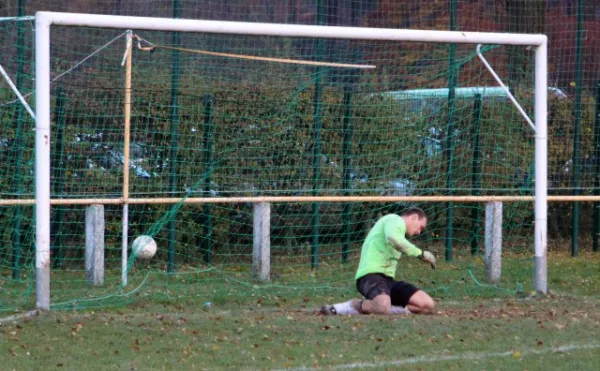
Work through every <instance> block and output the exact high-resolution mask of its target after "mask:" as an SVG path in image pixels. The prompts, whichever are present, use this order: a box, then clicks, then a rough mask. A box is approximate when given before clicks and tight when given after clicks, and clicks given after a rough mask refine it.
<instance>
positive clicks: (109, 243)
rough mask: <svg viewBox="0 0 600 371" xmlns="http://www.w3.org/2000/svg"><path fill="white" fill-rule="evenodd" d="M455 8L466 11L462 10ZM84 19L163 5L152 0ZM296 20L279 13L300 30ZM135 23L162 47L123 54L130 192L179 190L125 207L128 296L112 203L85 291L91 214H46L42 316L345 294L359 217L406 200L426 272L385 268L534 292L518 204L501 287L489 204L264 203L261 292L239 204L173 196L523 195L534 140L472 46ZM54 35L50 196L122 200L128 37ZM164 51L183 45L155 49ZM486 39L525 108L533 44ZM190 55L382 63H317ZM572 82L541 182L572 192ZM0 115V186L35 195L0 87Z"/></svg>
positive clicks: (25, 265)
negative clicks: (493, 272) (138, 303)
mask: <svg viewBox="0 0 600 371" xmlns="http://www.w3.org/2000/svg"><path fill="white" fill-rule="evenodd" d="M136 3H141V2H140V1H138V2H136ZM297 3H298V4H299V3H300V2H297ZM466 3H467V2H464V1H462V2H459V5H460V9H462V11H463V13H464V12H465V11H466V9H467V8H466V7H465V4H466ZM480 3H484V2H483V1H482V2H480ZM213 5H214V4H213ZM90 6H92V5H90ZM128 6H130V5H128ZM214 6H215V7H216V8H213V10H214V11H216V10H215V9H217V8H218V9H222V8H221V7H217V6H216V5H214ZM390 6H391V5H390ZM367 8H368V7H366V6H365V7H361V8H360V9H359V10H360V11H361V12H364V14H363V13H361V14H363V16H362V17H359V18H360V19H362V21H361V22H360V24H361V25H364V26H386V27H392V26H394V27H410V28H430V29H436V28H440V29H443V27H441V26H440V27H437V26H435V22H434V23H431V24H430V23H428V22H426V21H425V19H426V17H425V15H423V18H422V21H421V22H413V23H412V24H407V25H400V24H399V23H398V22H396V21H393V20H391V19H390V20H389V23H385V24H384V23H381V24H373V22H375V21H374V19H376V14H378V13H377V9H374V8H373V9H371V8H368V9H367ZM14 9H16V6H15V8H14ZM14 9H13V10H12V11H11V9H10V8H9V9H2V8H0V10H6V11H7V12H5V13H6V14H7V15H15V11H14ZM31 9H33V8H31ZM160 9H162V8H160ZM165 9H167V8H166V7H165ZM236 9H238V10H237V12H236V11H235V10H234V11H233V12H228V13H227V14H229V15H230V16H231V17H233V15H232V14H238V15H239V17H238V18H239V19H238V18H235V19H233V20H249V19H245V18H244V17H243V16H242V15H241V14H242V13H243V12H245V10H244V9H246V8H243V7H239V8H236ZM274 9H276V10H275V14H274V15H273V17H274V19H273V20H272V21H280V20H279V17H280V16H282V15H283V13H282V12H284V10H283V9H281V10H277V9H278V8H274ZM340 9H344V10H343V11H340V12H339V13H338V16H337V17H338V18H332V19H338V20H339V22H338V23H337V24H342V25H348V24H350V23H351V22H350V21H348V20H349V19H351V16H350V15H349V14H348V15H347V16H346V15H343V14H345V13H347V12H346V11H349V10H350V8H344V7H343V6H340ZM473 9H479V8H473ZM549 9H550V8H549ZM53 10H65V9H60V8H57V9H53ZM71 10H73V9H71ZM183 10H185V9H183ZM409 10H410V9H408V8H407V9H406V14H408V12H409ZM9 11H10V12H9ZM81 11H93V9H91V10H90V9H83V8H82V10H81ZM157 11H158V8H157ZM222 11H223V12H225V10H222ZM379 11H381V10H379ZM445 11H447V9H446V10H445ZM94 12H96V13H111V14H128V15H146V16H149V15H151V16H171V15H170V14H169V13H168V12H167V11H166V10H165V14H142V13H137V12H134V11H133V10H132V11H131V12H130V11H125V10H123V9H122V10H121V11H120V12H117V13H115V12H110V11H108V10H107V11H102V10H97V11H94ZM159 13H160V11H159ZM217 13H218V12H217ZM463 13H459V14H463ZM0 14H2V13H0ZM26 14H29V12H27V13H26ZM211 14H212V13H211ZM219 14H220V13H219ZM298 14H303V13H302V12H300V13H298ZM298 14H296V18H293V19H291V18H290V19H284V20H283V21H285V22H289V23H293V22H292V21H293V20H296V21H298V23H310V22H308V21H305V22H303V21H302V20H301V16H300V15H298ZM402 14H404V13H402ZM427 14H429V13H427ZM549 14H553V13H549ZM182 17H183V14H182ZM193 17H199V18H200V17H202V15H201V14H194V15H193ZM414 17H415V18H416V15H415V16H414ZM186 18H192V16H190V17H186ZM207 18H219V16H218V14H216V13H215V14H212V15H211V16H210V17H207ZM224 19H227V18H224ZM229 19H231V18H229ZM407 19H410V17H408V18H407ZM440 19H446V20H447V18H443V17H442V18H440ZM548 19H550V15H549V16H548ZM255 20H259V21H261V20H262V21H264V20H263V19H260V18H257V19H255ZM283 21H282V22H283ZM313 23H314V22H313ZM409 23H410V22H409ZM355 24H357V23H355ZM446 25H447V23H446ZM463 26H464V27H462V28H464V29H469V28H471V29H474V28H479V27H480V26H483V23H482V24H481V25H471V26H467V25H463ZM0 27H1V28H2V35H3V36H2V43H3V44H2V45H3V48H5V49H6V50H9V53H7V54H5V55H6V56H3V57H0V63H2V65H3V66H4V67H5V69H6V70H7V73H8V75H9V76H11V77H14V76H16V78H15V79H14V82H15V83H16V85H17V86H19V90H20V91H21V93H22V94H24V95H25V96H26V100H27V101H28V102H29V104H31V105H33V103H34V99H33V97H34V96H33V95H32V93H33V89H34V83H35V82H34V80H33V78H32V74H33V71H34V59H33V42H34V40H33V38H34V32H33V23H32V21H15V20H8V21H3V22H2V23H0ZM485 30H487V29H485ZM492 31H499V29H492ZM513 31H518V32H529V31H534V30H527V29H513ZM134 33H135V34H136V35H139V37H141V38H143V40H145V41H147V42H142V44H141V45H142V46H149V45H150V44H149V43H148V42H150V43H152V44H154V45H158V46H159V47H158V48H156V49H155V50H154V51H153V52H149V51H144V50H141V49H139V48H138V47H137V42H136V43H135V45H134V50H133V72H132V76H131V80H132V95H131V97H132V103H131V144H130V156H131V157H130V162H129V169H130V177H129V184H130V189H129V197H131V198H163V197H164V198H166V197H172V198H178V199H181V200H182V202H180V203H176V204H160V203H159V204H144V205H130V206H129V221H128V235H129V248H131V242H132V241H133V239H134V238H136V237H137V236H139V235H143V234H149V235H152V236H153V237H154V238H155V240H156V241H157V243H158V247H159V250H158V253H157V255H156V256H155V257H154V258H153V259H151V260H149V261H147V262H140V261H134V259H132V258H130V259H129V265H128V272H127V273H128V284H127V286H126V287H125V288H123V287H122V286H121V249H122V247H121V239H122V216H123V207H122V206H121V205H105V208H104V213H105V252H104V254H105V275H104V284H103V286H101V287H92V286H91V285H89V284H88V283H87V280H86V272H85V269H84V267H85V244H86V234H85V233H86V232H85V231H86V223H85V211H86V206H81V205H80V206H74V205H60V206H54V207H53V208H52V216H51V222H52V225H51V238H52V240H51V247H52V251H51V255H52V262H53V266H52V276H51V302H52V305H53V308H65V307H69V308H70V307H89V306H104V305H116V304H123V303H127V302H129V301H130V300H134V299H135V298H137V297H139V296H150V297H154V296H156V297H167V298H178V297H189V296H194V297H196V296H197V297H199V298H201V299H205V300H208V301H218V300H232V301H236V300H237V299H236V298H240V297H243V296H247V295H251V293H252V292H253V290H256V289H260V290H270V291H272V292H276V293H277V294H278V295H295V294H296V293H298V292H311V291H314V290H331V291H332V292H341V293H343V294H344V295H351V294H352V293H353V290H354V289H353V281H352V277H353V274H354V271H355V269H356V266H357V263H358V255H359V249H360V244H361V242H362V239H363V238H364V236H365V234H366V232H367V231H368V229H369V227H370V226H371V225H372V224H373V223H374V222H375V221H376V220H377V217H378V216H380V215H382V214H385V213H388V212H400V211H402V210H403V209H404V208H406V207H407V206H412V205H416V206H420V207H422V208H423V209H424V210H425V212H426V213H427V215H428V216H429V226H428V228H427V231H426V233H424V234H423V235H422V236H419V237H418V238H416V239H415V243H416V244H417V245H418V246H421V247H424V248H426V249H428V250H431V251H433V252H434V253H435V255H436V256H437V257H438V259H439V260H440V269H438V270H437V271H435V272H431V271H428V270H427V269H425V267H423V266H422V265H420V264H419V262H418V261H416V260H410V259H403V260H402V261H401V264H400V270H399V277H402V278H406V279H407V280H410V281H413V282H416V283H417V284H419V285H420V286H422V287H424V288H426V289H427V290H428V291H429V292H432V293H433V294H434V295H437V296H450V297H461V296H464V295H482V296H497V295H499V296H501V295H506V294H515V293H517V292H528V291H530V290H532V289H533V288H534V285H533V282H532V278H533V268H534V263H533V260H532V255H533V203H532V202H506V203H504V205H503V207H504V213H503V231H504V235H503V252H504V260H503V278H502V281H501V283H500V284H499V285H494V286H491V285H489V284H487V281H486V277H487V274H486V272H485V269H484V263H483V250H484V222H485V210H484V209H485V205H484V204H483V203H479V204H476V203H454V204H453V205H449V204H448V203H442V202H424V203H418V202H417V203H410V204H408V203H391V202H379V203H365V202H354V203H334V202H322V203H318V204H316V203H301V202H279V203H273V204H272V205H271V282H270V283H266V284H265V283H259V282H256V281H255V280H254V279H253V276H252V248H253V205H252V204H251V203H243V202H233V203H219V204H210V203H208V204H183V200H185V199H186V198H198V197H203V198H211V197H229V198H233V197H240V196H313V195H317V196H435V195H459V196H460V195H506V196H511V195H512V196H522V195H532V194H533V187H534V178H533V174H534V143H533V139H534V135H533V132H532V130H531V128H530V127H529V126H528V125H527V123H526V122H525V121H524V120H523V118H522V117H521V116H520V114H519V113H518V111H517V110H516V108H515V107H514V106H513V105H512V103H511V102H510V101H509V100H508V98H507V97H506V95H505V94H504V93H503V92H502V91H500V89H499V88H497V84H496V83H495V81H494V80H493V78H492V76H491V75H490V73H489V72H488V71H487V70H486V69H485V67H484V66H483V65H482V63H481V62H480V60H479V59H478V58H477V55H476V53H475V46H474V45H454V46H451V45H449V44H432V43H404V42H384V41H368V42H367V41H357V40H335V41H331V40H317V39H309V38H295V39H291V38H280V37H257V36H238V35H235V36H224V35H212V34H211V35H206V34H178V35H176V34H173V33H169V32H156V31H141V30H139V31H138V30H135V31H134ZM51 40H52V41H51V56H52V57H51V76H52V78H53V82H52V85H51V94H52V104H51V107H52V108H51V109H52V152H51V161H52V169H51V188H52V198H54V199H90V198H113V199H118V198H120V197H121V196H122V193H123V165H124V151H123V143H124V99H125V88H124V86H125V67H124V66H123V65H122V62H123V57H124V53H125V45H126V34H125V33H124V31H123V30H111V29H91V28H66V27H54V26H53V27H52V33H51ZM15 45H21V46H22V47H19V48H15ZM161 46H164V47H165V48H163V47H161ZM172 46H178V47H181V48H185V49H187V50H171V49H169V48H166V47H172ZM483 50H484V55H485V57H486V58H487V60H488V61H489V62H490V64H491V65H492V66H493V67H494V68H495V70H496V72H497V73H498V74H499V75H500V76H502V78H503V79H504V80H505V82H506V83H507V85H509V87H510V88H511V90H512V91H513V93H514V94H515V96H516V97H517V99H518V100H519V102H520V103H521V104H522V105H523V106H524V108H525V110H526V111H527V112H528V113H529V114H530V115H532V114H533V110H532V103H533V68H534V58H533V57H534V55H533V50H531V49H530V48H525V47H523V48H521V47H506V46H502V45H489V46H485V47H484V48H483ZM551 50H552V48H551ZM198 51H210V52H218V53H228V54H230V55H231V54H233V55H237V56H240V55H244V56H259V57H270V58H279V59H288V60H295V61H325V62H336V63H345V64H361V65H373V66H376V68H369V69H363V68H347V67H345V68H342V67H314V66H309V65H303V64H289V63H281V62H265V61H258V60H249V59H242V58H239V57H233V56H228V57H223V56H211V55H206V54H200V53H198ZM552 53H555V52H554V51H551V57H554V58H555V59H551V62H552V61H554V64H551V69H552V72H551V73H554V74H557V76H559V73H558V71H557V67H556V66H557V65H558V63H559V62H558V61H559V60H560V58H557V56H556V55H555V54H552ZM565 58H566V57H565ZM19 61H21V63H19ZM560 76H561V77H560V78H559V79H558V80H557V81H559V80H560V79H562V78H563V77H562V75H560ZM590 76H591V75H590ZM586 78H588V79H590V77H589V76H587V75H586ZM567 80H569V79H568V78H567ZM449 87H450V88H451V89H449ZM571 93H572V89H571V90H569V87H568V86H564V87H563V86H562V85H558V87H556V88H553V89H551V90H550V91H549V103H550V104H549V107H550V133H549V135H550V136H551V138H552V139H551V140H550V145H549V177H550V185H549V186H550V187H551V192H554V193H563V194H570V193H571V191H572V188H573V186H574V183H572V180H571V174H572V168H573V160H572V151H573V138H572V135H573V127H572V120H573V116H572V111H573V105H574V99H573V97H572V96H571ZM594 94H595V92H594V91H593V89H592V88H591V87H590V88H589V89H587V90H585V91H584V92H583V93H582V98H581V99H582V102H583V105H582V108H581V109H582V115H581V120H582V121H581V122H582V124H583V127H582V128H581V133H582V134H583V135H582V136H581V138H580V140H581V147H580V150H579V151H580V152H579V153H580V155H581V156H582V158H583V159H584V160H582V161H581V163H579V164H576V165H577V166H579V167H578V170H579V171H580V178H579V181H578V182H579V185H580V186H581V187H582V188H584V189H592V187H593V185H594V184H593V182H594V178H593V171H592V167H593V165H594V159H595V157H596V156H595V155H594V150H593V148H594V147H593V146H594V144H593V139H594V136H593V135H592V134H593V119H592V118H593V117H594V114H595V113H594V112H595V111H594V109H595V108H594V105H593V102H594V99H595V98H594ZM0 117H1V118H2V127H1V129H0V163H2V164H3V165H2V166H0V177H1V179H2V181H1V182H0V195H1V198H2V199H3V200H8V199H32V198H33V197H34V180H35V179H34V136H35V131H34V130H33V128H34V121H33V120H32V119H31V117H30V116H29V114H28V113H27V111H26V110H25V109H24V108H23V105H21V104H20V102H19V101H18V100H16V96H15V95H14V93H13V92H12V90H10V88H9V87H8V85H6V84H4V82H3V83H2V85H0ZM585 155H587V156H588V157H583V156H585ZM586 192H587V191H586ZM561 207H563V206H560V207H558V206H552V207H551V215H550V220H549V229H550V233H551V237H552V239H551V244H550V246H551V247H555V246H557V245H560V244H563V246H564V241H563V240H562V239H561V237H563V238H564V237H565V235H564V234H565V233H569V231H567V230H566V229H565V227H564V225H565V224H566V221H567V219H566V217H564V216H563V215H568V214H566V213H563V212H561V210H562V209H561ZM555 209H556V210H558V211H557V212H554V210H555ZM449 210H450V211H451V213H450V212H449ZM588 210H591V208H586V209H584V212H587V211H588ZM33 215H34V208H33V206H31V205H21V206H14V205H8V206H0V274H1V279H0V288H1V289H2V291H3V294H2V299H0V311H9V310H13V309H15V308H23V307H31V306H33V304H34V296H35V273H34V272H35V269H34V264H33V263H34V257H35V255H34V250H35V238H34V237H35V220H34V219H33ZM589 219H590V218H587V219H586V221H587V222H589ZM587 225H588V224H585V226H587ZM586 243H587V242H586ZM450 253H451V255H452V259H451V260H450V261H447V262H445V261H444V256H445V255H450Z"/></svg>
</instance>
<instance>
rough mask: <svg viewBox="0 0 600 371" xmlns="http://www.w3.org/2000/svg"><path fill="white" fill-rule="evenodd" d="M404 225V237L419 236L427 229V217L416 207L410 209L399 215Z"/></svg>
mask: <svg viewBox="0 0 600 371" xmlns="http://www.w3.org/2000/svg"><path fill="white" fill-rule="evenodd" d="M400 216H401V217H402V219H404V222H405V223H406V235H407V236H416V235H419V234H421V232H423V230H424V229H425V227H427V216H426V215H425V212H424V211H423V210H422V209H420V208H418V207H410V208H408V209H406V210H405V211H404V212H402V214H401V215H400Z"/></svg>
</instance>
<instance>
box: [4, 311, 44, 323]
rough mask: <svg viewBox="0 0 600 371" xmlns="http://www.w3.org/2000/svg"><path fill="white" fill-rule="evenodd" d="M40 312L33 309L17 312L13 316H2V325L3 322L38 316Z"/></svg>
mask: <svg viewBox="0 0 600 371" xmlns="http://www.w3.org/2000/svg"><path fill="white" fill-rule="evenodd" d="M39 314H40V311H39V310H31V311H29V312H25V313H20V314H15V315H12V316H8V317H4V318H0V326H1V325H3V324H5V323H8V322H14V321H19V320H22V319H24V318H32V317H36V316H38V315H39Z"/></svg>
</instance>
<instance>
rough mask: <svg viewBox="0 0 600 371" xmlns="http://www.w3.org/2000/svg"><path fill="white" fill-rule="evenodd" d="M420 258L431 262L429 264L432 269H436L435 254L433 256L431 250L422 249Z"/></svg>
mask: <svg viewBox="0 0 600 371" xmlns="http://www.w3.org/2000/svg"><path fill="white" fill-rule="evenodd" d="M419 259H421V260H423V261H425V262H427V263H429V265H431V269H435V256H433V254H432V253H430V252H429V251H421V255H419Z"/></svg>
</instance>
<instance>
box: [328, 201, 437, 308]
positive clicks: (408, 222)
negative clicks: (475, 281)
mask: <svg viewBox="0 0 600 371" xmlns="http://www.w3.org/2000/svg"><path fill="white" fill-rule="evenodd" d="M426 226H427V217H426V216H425V213H424V212H423V210H421V209H420V208H417V207H412V208H409V209H408V210H406V211H404V212H403V213H402V214H401V215H396V214H388V215H386V216H384V217H382V218H381V219H379V220H378V221H377V223H375V225H374V226H373V228H372V229H371V230H370V231H369V234H368V235H367V238H366V240H365V242H364V243H363V245H362V251H361V255H360V262H359V264H358V270H357V272H356V276H355V279H356V288H357V289H358V292H359V293H361V294H362V295H363V296H364V297H365V299H364V300H358V299H352V300H350V301H347V302H344V303H339V304H334V305H324V306H323V307H322V308H321V313H322V314H325V315H332V314H342V315H355V314H408V313H419V314H427V313H433V308H434V302H433V299H432V298H431V297H430V296H429V295H428V294H427V293H425V292H424V291H423V290H420V289H418V288H417V287H415V286H413V285H411V284H410V283H407V282H404V281H396V280H394V277H395V276H396V266H397V265H398V260H399V259H400V257H401V256H402V254H404V255H407V256H414V257H418V258H419V259H421V260H423V261H424V262H427V263H429V264H430V265H431V267H432V268H434V269H435V257H434V256H433V254H431V253H430V252H428V251H423V250H421V249H419V248H418V247H416V246H415V245H413V244H412V243H410V242H409V241H407V240H406V236H409V237H410V236H415V235H419V234H420V233H421V232H422V231H423V229H425V227H426Z"/></svg>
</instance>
